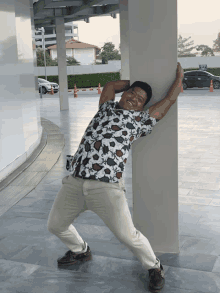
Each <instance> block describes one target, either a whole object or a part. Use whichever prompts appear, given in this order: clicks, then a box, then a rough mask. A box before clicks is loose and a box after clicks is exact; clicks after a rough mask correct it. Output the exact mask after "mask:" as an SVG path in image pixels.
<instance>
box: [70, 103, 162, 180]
mask: <svg viewBox="0 0 220 293" xmlns="http://www.w3.org/2000/svg"><path fill="white" fill-rule="evenodd" d="M158 121H159V120H156V119H155V118H152V117H149V109H147V110H146V111H134V110H125V109H123V108H121V107H120V105H119V103H118V102H114V101H108V102H105V103H103V104H101V105H100V106H99V110H98V112H97V113H96V115H95V116H94V117H93V119H92V120H91V122H90V124H89V126H88V127H87V129H86V130H85V133H84V135H83V137H82V140H81V142H80V145H79V147H78V150H77V152H76V153H75V155H74V156H71V155H68V156H66V157H67V163H66V169H67V170H68V171H70V172H75V171H77V172H78V174H79V175H80V176H82V177H83V178H84V179H94V180H100V181H103V182H110V183H119V179H120V178H122V174H123V171H124V168H125V164H126V162H127V158H128V155H129V150H130V148H131V145H132V143H133V142H134V141H135V140H137V139H138V138H139V137H143V136H146V135H147V134H150V133H151V131H152V129H153V127H154V126H155V125H156V124H157V123H158Z"/></svg>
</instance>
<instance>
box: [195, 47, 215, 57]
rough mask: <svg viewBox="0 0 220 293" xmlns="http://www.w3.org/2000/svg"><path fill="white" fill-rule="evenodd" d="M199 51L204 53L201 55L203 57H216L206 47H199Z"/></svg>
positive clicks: (197, 48)
mask: <svg viewBox="0 0 220 293" xmlns="http://www.w3.org/2000/svg"><path fill="white" fill-rule="evenodd" d="M196 50H197V51H202V53H201V55H202V56H215V55H214V53H213V50H212V49H211V48H210V47H209V46H206V45H199V46H197V47H196Z"/></svg>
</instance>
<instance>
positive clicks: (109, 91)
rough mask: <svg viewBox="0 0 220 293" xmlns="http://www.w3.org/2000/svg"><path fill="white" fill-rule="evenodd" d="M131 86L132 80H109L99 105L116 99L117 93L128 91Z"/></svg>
mask: <svg viewBox="0 0 220 293" xmlns="http://www.w3.org/2000/svg"><path fill="white" fill-rule="evenodd" d="M129 87H130V80H117V81H110V82H107V83H106V84H105V86H104V88H103V90H102V93H101V96H100V100H99V105H101V104H103V103H105V102H107V101H110V100H113V101H114V100H115V94H118V93H121V92H124V91H126V90H127V89H128V88H129Z"/></svg>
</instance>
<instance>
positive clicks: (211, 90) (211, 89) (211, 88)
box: [209, 79, 213, 93]
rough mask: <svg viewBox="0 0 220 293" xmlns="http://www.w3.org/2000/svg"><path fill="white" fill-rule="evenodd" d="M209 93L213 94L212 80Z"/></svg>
mask: <svg viewBox="0 0 220 293" xmlns="http://www.w3.org/2000/svg"><path fill="white" fill-rule="evenodd" d="M209 91H210V92H212V93H213V82H212V79H211V82H210V88H209Z"/></svg>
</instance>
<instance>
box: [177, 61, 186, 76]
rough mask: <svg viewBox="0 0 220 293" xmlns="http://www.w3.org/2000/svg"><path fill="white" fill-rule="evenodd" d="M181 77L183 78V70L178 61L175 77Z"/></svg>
mask: <svg viewBox="0 0 220 293" xmlns="http://www.w3.org/2000/svg"><path fill="white" fill-rule="evenodd" d="M183 78H184V71H183V68H182V66H181V64H180V63H179V62H178V63H177V70H176V79H181V80H183Z"/></svg>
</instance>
